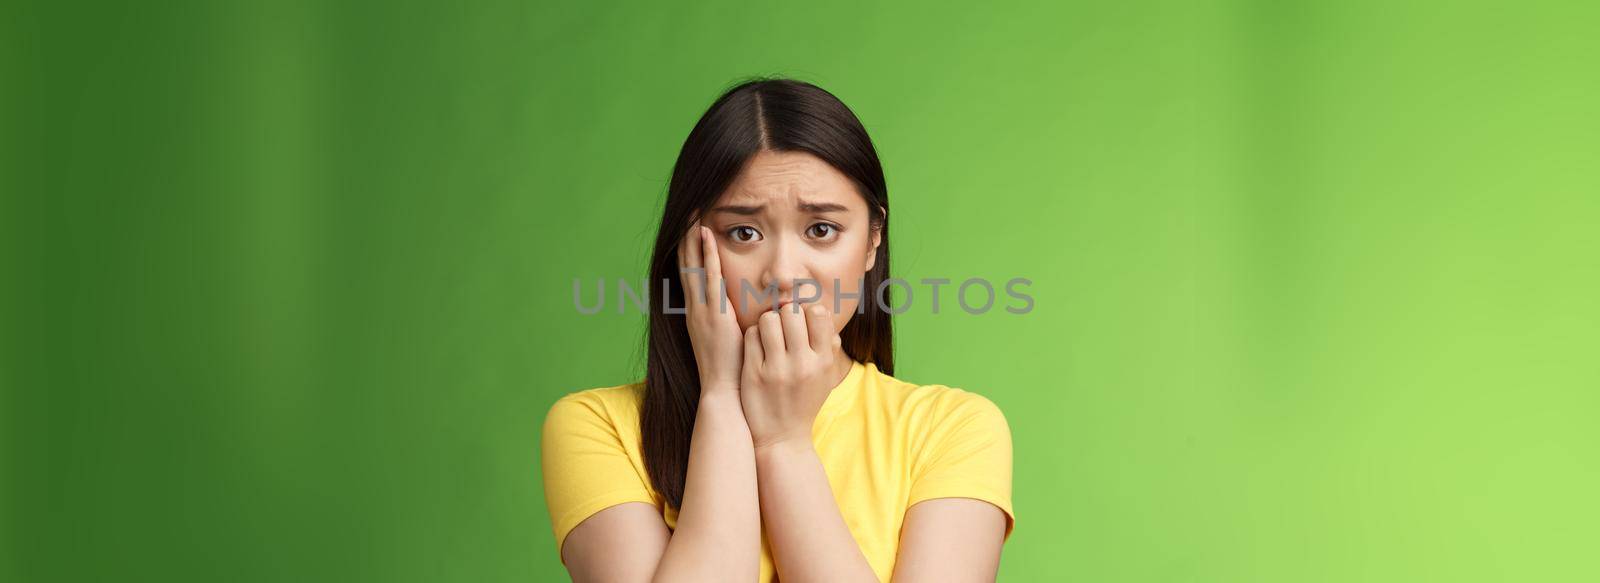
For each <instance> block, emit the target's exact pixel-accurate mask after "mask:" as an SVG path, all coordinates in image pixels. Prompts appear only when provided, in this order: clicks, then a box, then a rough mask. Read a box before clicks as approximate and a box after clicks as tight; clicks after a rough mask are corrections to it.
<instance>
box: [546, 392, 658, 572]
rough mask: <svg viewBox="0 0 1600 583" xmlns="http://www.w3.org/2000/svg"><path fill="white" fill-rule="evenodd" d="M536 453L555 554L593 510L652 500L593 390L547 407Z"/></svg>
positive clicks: (563, 398) (569, 396)
mask: <svg viewBox="0 0 1600 583" xmlns="http://www.w3.org/2000/svg"><path fill="white" fill-rule="evenodd" d="M539 459H540V466H541V468H542V470H543V475H544V499H545V504H546V506H547V507H548V508H549V510H550V523H551V526H552V528H554V529H555V536H556V553H557V554H558V555H559V554H560V552H561V545H562V543H563V542H565V541H566V538H567V534H568V533H570V532H572V529H573V528H576V527H577V526H578V524H579V523H582V522H583V521H584V519H587V518H589V517H590V516H593V515H594V514H595V513H596V512H599V511H601V510H604V509H606V508H610V507H612V506H615V505H617V504H622V503H624V502H644V503H646V504H652V505H653V504H655V499H654V497H653V495H652V494H651V491H650V489H649V487H648V486H647V485H646V484H645V482H644V478H643V477H642V476H640V475H639V472H638V470H636V469H635V467H634V464H633V462H632V461H630V459H629V458H628V450H627V448H625V447H624V446H623V443H622V438H621V437H620V434H619V432H618V431H617V429H616V427H615V426H614V425H613V423H612V420H611V417H610V416H609V415H607V414H606V410H605V407H604V402H603V401H601V400H600V399H599V398H595V397H593V396H592V395H586V394H584V393H574V394H571V395H567V396H565V397H562V398H561V399H560V400H558V401H556V403H555V404H554V405H552V406H551V407H550V412H549V414H548V415H546V416H545V419H544V431H543V435H542V439H541V441H540V458H539Z"/></svg>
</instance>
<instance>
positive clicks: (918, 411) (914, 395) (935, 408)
mask: <svg viewBox="0 0 1600 583" xmlns="http://www.w3.org/2000/svg"><path fill="white" fill-rule="evenodd" d="M873 372H876V373H877V374H876V378H875V379H874V383H873V384H874V387H875V389H876V391H875V392H877V393H879V395H880V398H882V399H883V400H884V401H885V404H886V405H887V406H889V407H892V408H894V409H895V410H896V411H897V413H898V416H899V417H901V418H903V419H906V420H907V421H910V422H912V423H914V424H918V425H922V426H925V427H927V428H928V429H938V428H945V429H952V428H955V427H958V426H962V425H967V424H970V423H972V422H974V421H979V422H984V423H987V424H989V425H995V424H998V425H1000V426H1005V424H1006V420H1005V413H1004V412H1002V411H1001V410H1000V406H999V405H997V404H995V402H994V401H993V400H991V399H989V398H988V397H986V396H984V395H982V394H980V393H978V392H976V391H972V390H967V389H964V388H960V387H952V386H949V385H943V384H918V383H914V382H908V381H905V380H901V379H898V378H895V377H893V376H890V375H887V374H884V373H882V372H880V371H877V370H876V369H875V368H874V369H873Z"/></svg>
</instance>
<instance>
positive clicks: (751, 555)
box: [655, 391, 761, 581]
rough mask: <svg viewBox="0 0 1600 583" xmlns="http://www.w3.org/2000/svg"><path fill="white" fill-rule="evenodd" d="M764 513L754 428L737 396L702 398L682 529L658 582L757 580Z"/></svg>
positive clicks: (680, 518)
mask: <svg viewBox="0 0 1600 583" xmlns="http://www.w3.org/2000/svg"><path fill="white" fill-rule="evenodd" d="M760 570H761V515H760V509H759V501H758V498H757V492H756V467H755V457H754V452H753V447H752V445H751V440H750V427H749V426H748V425H747V424H746V423H745V419H744V412H743V411H742V410H741V409H740V405H739V396H738V394H737V393H735V392H732V391H724V392H708V393H707V394H705V395H702V396H701V398H700V406H699V409H698V410H697V413H696V415H695V422H694V434H693V438H692V439H691V440H690V444H689V467H688V472H687V477H686V478H685V481H684V494H683V506H682V508H680V509H679V512H678V524H677V528H676V529H675V530H674V532H673V534H672V538H671V540H670V541H669V542H668V543H667V548H666V551H665V552H664V553H663V554H662V556H661V562H660V563H659V564H658V566H657V567H656V576H655V580H656V581H754V580H756V579H757V578H758V577H759V576H760Z"/></svg>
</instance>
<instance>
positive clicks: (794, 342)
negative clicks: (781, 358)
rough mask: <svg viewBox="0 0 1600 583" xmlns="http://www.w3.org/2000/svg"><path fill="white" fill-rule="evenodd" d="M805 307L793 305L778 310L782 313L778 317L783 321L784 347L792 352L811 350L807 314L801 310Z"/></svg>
mask: <svg viewBox="0 0 1600 583" xmlns="http://www.w3.org/2000/svg"><path fill="white" fill-rule="evenodd" d="M804 307H805V306H802V305H800V304H798V303H791V304H789V305H786V306H784V307H782V308H779V309H778V311H779V312H782V313H781V314H779V315H778V317H779V318H781V319H782V320H783V345H784V346H785V347H787V348H788V349H789V350H791V351H799V350H801V349H808V350H809V349H810V348H811V342H810V341H809V340H807V339H806V314H805V312H803V311H801V310H800V308H804Z"/></svg>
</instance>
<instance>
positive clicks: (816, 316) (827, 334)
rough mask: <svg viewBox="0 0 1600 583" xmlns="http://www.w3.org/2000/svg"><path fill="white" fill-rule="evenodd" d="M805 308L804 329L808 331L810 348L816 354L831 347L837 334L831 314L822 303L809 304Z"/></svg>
mask: <svg viewBox="0 0 1600 583" xmlns="http://www.w3.org/2000/svg"><path fill="white" fill-rule="evenodd" d="M807 307H808V308H809V309H807V310H806V330H808V331H809V332H810V337H811V349H812V350H815V351H817V353H818V354H821V353H824V352H827V351H829V350H832V349H833V339H834V338H835V337H837V336H838V335H839V332H838V331H837V330H834V329H833V315H832V314H829V313H828V307H827V306H824V305H822V304H811V305H810V306H807Z"/></svg>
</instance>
